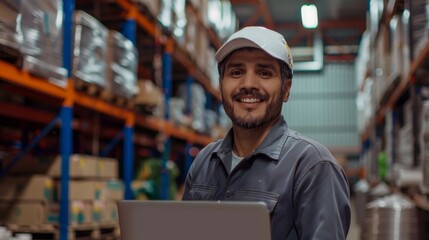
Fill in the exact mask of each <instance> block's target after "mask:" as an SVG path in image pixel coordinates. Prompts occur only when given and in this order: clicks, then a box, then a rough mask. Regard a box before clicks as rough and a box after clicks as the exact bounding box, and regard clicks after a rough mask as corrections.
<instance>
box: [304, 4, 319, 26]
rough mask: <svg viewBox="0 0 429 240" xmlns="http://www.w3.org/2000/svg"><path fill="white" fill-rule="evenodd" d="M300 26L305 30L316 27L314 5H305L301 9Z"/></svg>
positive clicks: (315, 9)
mask: <svg viewBox="0 0 429 240" xmlns="http://www.w3.org/2000/svg"><path fill="white" fill-rule="evenodd" d="M301 19H302V25H304V27H305V28H316V27H317V8H316V6H315V5H314V4H308V5H307V4H306V5H302V7H301Z"/></svg>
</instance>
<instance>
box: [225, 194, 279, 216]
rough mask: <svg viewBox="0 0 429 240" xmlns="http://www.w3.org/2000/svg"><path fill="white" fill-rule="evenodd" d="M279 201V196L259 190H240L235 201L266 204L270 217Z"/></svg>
mask: <svg viewBox="0 0 429 240" xmlns="http://www.w3.org/2000/svg"><path fill="white" fill-rule="evenodd" d="M278 199H279V194H277V193H271V192H264V191H258V190H239V191H237V192H235V194H234V198H233V200H235V201H254V202H258V201H259V202H264V203H265V204H266V205H267V208H268V211H269V212H270V215H272V214H273V213H274V210H275V208H276V206H277V202H278Z"/></svg>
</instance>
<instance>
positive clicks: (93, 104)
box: [0, 0, 220, 240]
mask: <svg viewBox="0 0 429 240" xmlns="http://www.w3.org/2000/svg"><path fill="white" fill-rule="evenodd" d="M115 1H116V3H117V4H118V5H119V6H121V7H122V9H123V11H124V12H126V13H127V20H129V24H130V26H131V27H130V29H128V30H129V31H130V33H128V37H130V38H132V37H133V36H132V35H133V33H132V31H133V30H134V31H135V28H134V29H133V24H135V23H136V24H137V25H138V27H139V28H143V29H144V30H145V31H146V32H148V33H149V34H150V35H151V36H152V37H153V38H155V39H156V38H159V37H160V34H161V32H160V31H159V29H158V26H157V25H156V24H155V23H153V22H152V21H151V20H150V19H148V18H147V17H146V16H144V15H143V14H141V13H140V12H139V10H138V8H137V6H136V5H135V4H133V3H131V2H128V1H126V0H115ZM63 10H64V17H65V18H64V49H63V52H64V54H63V63H64V67H65V68H66V69H67V70H68V71H69V73H70V72H71V71H70V70H71V65H72V64H71V59H72V58H71V49H72V46H71V44H72V43H71V39H72V27H71V26H72V14H73V11H74V1H73V0H65V1H64V9H63ZM194 11H195V9H194ZM198 16H199V21H200V23H202V20H201V15H198ZM205 30H206V33H207V35H208V37H209V38H210V39H211V42H212V44H213V45H214V46H216V47H219V46H220V40H219V39H218V38H217V37H216V34H215V33H214V31H213V30H212V29H211V28H209V27H205ZM164 45H165V52H164V55H163V58H164V61H166V63H167V64H172V63H171V59H170V58H173V59H174V61H177V62H180V63H181V64H182V65H183V66H184V68H185V69H187V71H188V73H189V76H191V78H195V80H196V81H198V82H199V83H201V84H202V85H203V86H204V88H205V89H206V91H207V92H209V93H210V94H211V95H212V96H214V97H215V98H216V99H218V100H219V99H220V94H219V91H218V90H217V89H215V88H213V87H212V86H211V84H210V80H209V78H208V77H207V76H206V75H205V74H204V73H203V72H202V71H200V69H198V68H197V67H196V65H195V63H194V62H193V61H191V60H189V59H190V57H189V56H188V54H187V53H186V52H185V51H184V50H183V49H180V48H179V47H178V46H176V45H177V44H176V43H175V41H174V39H173V38H172V37H169V38H168V39H167V41H166V42H164ZM0 69H2V71H0V79H1V81H5V82H7V83H8V84H11V85H13V86H14V88H15V90H16V91H17V92H19V93H23V94H24V95H33V94H34V93H33V92H37V94H35V95H36V96H33V97H35V98H39V97H40V96H49V98H50V99H49V100H52V99H54V103H53V104H54V105H55V106H58V109H59V113H58V115H57V116H56V114H55V113H53V112H51V111H43V110H40V109H35V108H32V107H29V106H20V105H18V104H14V103H8V102H0V108H1V109H0V114H1V115H3V116H8V117H10V118H13V119H22V120H27V121H29V122H37V123H39V124H54V125H57V126H58V124H57V123H58V122H53V121H52V120H53V119H57V118H58V119H60V120H59V122H60V123H61V124H60V125H59V128H60V135H61V136H60V141H61V144H60V148H61V149H60V154H61V156H62V161H63V163H65V162H68V161H69V157H70V155H71V154H72V152H73V149H72V143H71V141H72V138H73V132H72V131H73V129H77V130H79V131H83V130H82V128H81V127H80V125H79V121H78V120H77V119H74V116H73V111H74V108H75V107H77V106H79V107H83V108H86V109H89V110H91V111H94V112H98V113H102V114H105V115H108V116H110V117H113V118H115V119H117V120H119V121H122V122H123V126H124V127H123V129H116V130H117V131H119V132H121V133H122V136H123V141H124V142H123V160H122V163H123V178H124V183H125V187H126V189H125V198H126V199H127V198H130V196H131V192H130V191H131V189H130V184H131V180H132V174H133V159H134V155H133V154H134V149H133V148H134V144H136V142H139V140H137V139H139V136H138V133H137V134H136V133H135V129H134V127H135V126H139V127H141V128H144V129H149V130H152V131H155V132H161V133H163V134H164V135H166V136H169V137H173V138H177V139H182V140H184V141H185V142H186V143H187V145H186V148H190V147H191V146H192V145H194V144H195V145H201V146H204V145H207V144H208V143H209V142H210V141H211V140H212V139H211V137H208V136H206V135H201V134H198V133H196V132H194V131H189V130H182V129H179V128H177V127H176V126H174V125H172V124H171V123H170V122H169V121H168V116H167V118H166V119H159V118H156V117H150V116H143V115H141V114H137V113H135V112H134V111H133V110H131V109H127V108H123V107H119V106H116V105H113V104H111V103H108V102H106V101H104V100H101V99H98V98H97V97H94V96H90V95H88V94H86V93H83V92H79V91H77V90H76V89H75V87H74V83H73V79H69V80H67V84H66V86H65V87H60V86H57V85H55V84H53V83H51V82H49V81H47V80H46V79H42V78H38V77H35V76H32V75H30V74H29V73H28V72H26V71H23V70H21V69H19V68H17V67H16V66H14V65H12V64H10V63H7V62H5V61H2V60H0ZM165 69H166V71H169V72H167V73H165V74H164V75H166V76H168V75H170V78H169V77H167V79H164V81H167V82H171V81H172V79H171V74H172V72H171V71H172V70H171V67H170V68H169V67H168V66H167V67H166V68H165ZM69 78H70V76H69ZM165 90H169V91H170V92H171V86H170V89H165ZM40 98H42V97H40ZM167 101H168V99H167ZM41 102H43V100H41ZM102 134H104V135H107V137H110V138H116V137H115V136H117V135H116V134H115V132H114V130H112V131H104V130H103V133H102ZM165 144H166V146H167V145H168V144H171V141H170V140H168V141H166V143H165ZM167 147H168V146H167ZM187 160H189V159H187ZM187 165H189V161H188V162H187ZM188 167H189V166H188ZM69 180H70V177H69V169H68V164H62V169H61V189H62V190H63V191H61V203H60V233H59V235H60V239H62V240H64V239H67V238H68V228H69V226H68V219H69V213H68V211H69V203H68V189H69V186H68V184H69ZM164 182H165V181H164ZM164 187H168V186H165V185H164Z"/></svg>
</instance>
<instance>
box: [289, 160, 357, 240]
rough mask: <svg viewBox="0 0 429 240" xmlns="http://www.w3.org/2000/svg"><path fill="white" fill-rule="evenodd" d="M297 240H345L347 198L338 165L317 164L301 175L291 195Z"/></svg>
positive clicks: (347, 219) (342, 173) (348, 204)
mask: <svg viewBox="0 0 429 240" xmlns="http://www.w3.org/2000/svg"><path fill="white" fill-rule="evenodd" d="M294 193H295V194H294V206H295V207H294V210H295V212H294V218H295V230H296V232H297V234H298V236H299V239H302V240H309V239H320V240H332V239H336V240H345V239H346V237H347V233H348V231H349V227H350V218H351V213H350V194H349V186H348V181H347V178H346V176H345V174H344V171H343V170H342V169H341V167H340V166H339V165H335V164H334V163H332V162H331V161H319V162H316V163H314V164H313V165H312V166H310V167H309V168H308V169H307V170H306V171H304V172H303V173H302V175H301V176H300V178H299V179H298V181H297V185H296V188H295V192H294Z"/></svg>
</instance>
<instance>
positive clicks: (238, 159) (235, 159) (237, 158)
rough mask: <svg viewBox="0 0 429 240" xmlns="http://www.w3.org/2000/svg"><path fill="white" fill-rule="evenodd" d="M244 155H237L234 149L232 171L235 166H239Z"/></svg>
mask: <svg viewBox="0 0 429 240" xmlns="http://www.w3.org/2000/svg"><path fill="white" fill-rule="evenodd" d="M243 158H244V157H239V156H237V155H235V153H234V151H232V161H231V172H232V170H233V169H234V168H235V166H237V164H238V163H239V162H240V161H241V160H243Z"/></svg>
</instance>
